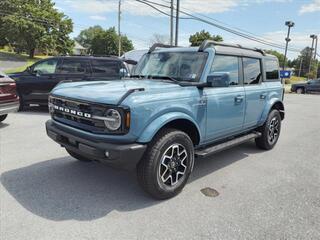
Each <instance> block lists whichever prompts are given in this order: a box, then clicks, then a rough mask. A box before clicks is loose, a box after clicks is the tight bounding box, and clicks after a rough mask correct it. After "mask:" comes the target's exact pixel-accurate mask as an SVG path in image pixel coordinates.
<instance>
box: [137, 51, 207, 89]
mask: <svg viewBox="0 0 320 240" xmlns="http://www.w3.org/2000/svg"><path fill="white" fill-rule="evenodd" d="M157 53H172V54H186V53H188V54H202V55H203V56H204V59H203V63H202V64H201V66H200V69H199V74H197V77H196V78H194V79H192V80H191V79H190V80H183V79H180V78H177V77H175V76H168V75H163V77H164V78H166V77H169V78H174V79H176V80H177V81H179V82H190V83H194V82H200V80H201V77H202V75H203V72H204V69H205V66H206V64H207V62H208V57H209V53H208V52H198V51H157V52H151V53H146V54H144V55H143V56H142V57H141V59H140V60H139V62H138V64H137V65H136V67H135V69H134V72H133V74H132V75H134V76H142V77H143V78H149V77H150V78H151V79H152V77H153V76H157V77H160V76H161V75H160V76H159V75H158V74H154V75H144V74H141V70H140V68H141V66H143V65H142V64H143V62H144V61H146V57H147V56H148V55H151V54H157ZM138 70H139V72H140V73H137V71H138ZM155 80H159V78H155Z"/></svg>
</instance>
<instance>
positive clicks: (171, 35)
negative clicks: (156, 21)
mask: <svg viewBox="0 0 320 240" xmlns="http://www.w3.org/2000/svg"><path fill="white" fill-rule="evenodd" d="M170 9H171V13H170V45H171V46H173V0H171V6H170Z"/></svg>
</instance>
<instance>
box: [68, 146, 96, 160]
mask: <svg viewBox="0 0 320 240" xmlns="http://www.w3.org/2000/svg"><path fill="white" fill-rule="evenodd" d="M66 151H67V152H68V153H69V154H70V156H71V157H73V158H75V159H77V160H79V161H80V162H92V159H89V158H86V157H84V156H82V155H80V154H78V153H75V152H73V151H71V150H69V149H67V148H66Z"/></svg>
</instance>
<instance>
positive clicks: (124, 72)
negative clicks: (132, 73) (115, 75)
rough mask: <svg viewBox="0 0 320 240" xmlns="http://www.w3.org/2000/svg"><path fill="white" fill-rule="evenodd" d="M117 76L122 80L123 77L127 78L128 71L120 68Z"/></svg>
mask: <svg viewBox="0 0 320 240" xmlns="http://www.w3.org/2000/svg"><path fill="white" fill-rule="evenodd" d="M119 75H120V78H124V77H128V76H129V74H128V71H127V69H125V68H120V71H119Z"/></svg>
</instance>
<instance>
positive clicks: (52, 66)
mask: <svg viewBox="0 0 320 240" xmlns="http://www.w3.org/2000/svg"><path fill="white" fill-rule="evenodd" d="M57 63H58V60H57V59H49V60H45V61H43V62H40V63H38V64H36V65H35V66H34V68H33V71H34V72H37V73H39V74H53V73H55V71H56V68H57Z"/></svg>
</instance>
